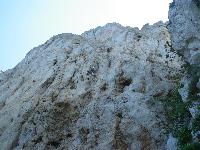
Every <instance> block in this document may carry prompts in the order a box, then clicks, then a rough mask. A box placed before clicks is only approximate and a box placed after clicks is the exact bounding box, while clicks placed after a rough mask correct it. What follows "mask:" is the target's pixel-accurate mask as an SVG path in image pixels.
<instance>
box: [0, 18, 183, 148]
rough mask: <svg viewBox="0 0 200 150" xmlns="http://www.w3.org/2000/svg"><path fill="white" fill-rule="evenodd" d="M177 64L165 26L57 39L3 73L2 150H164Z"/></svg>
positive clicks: (111, 28)
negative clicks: (166, 101) (166, 108)
mask: <svg viewBox="0 0 200 150" xmlns="http://www.w3.org/2000/svg"><path fill="white" fill-rule="evenodd" d="M182 64H183V62H182V60H181V58H180V57H179V56H178V55H177V54H176V53H174V52H173V51H171V47H170V36H169V33H168V30H167V28H166V25H165V24H164V23H162V22H158V23H156V24H154V25H151V26H150V25H148V24H147V25H145V26H144V27H143V28H142V29H141V30H139V29H138V28H131V27H123V26H121V25H119V24H117V23H112V24H107V25H105V26H103V27H98V28H96V29H92V30H90V31H87V32H85V33H83V34H82V35H73V34H60V35H57V36H54V37H52V38H51V39H49V40H48V41H47V42H46V43H44V44H42V45H40V46H38V47H35V48H33V49H32V50H31V51H30V52H29V53H28V54H27V55H26V57H25V59H24V60H22V61H21V62H20V63H19V64H18V65H17V66H16V67H15V68H13V69H11V70H8V71H5V72H4V73H0V149H1V150H9V149H15V150H21V149H25V150H30V149H38V150H42V149H70V150H74V149H80V150H84V149H85V150H87V149H96V150H104V149H106V150H107V149H122V150H123V149H128V148H129V149H130V148H132V149H133V148H135V149H152V150H161V149H165V147H166V144H167V135H166V131H165V126H166V120H165V116H164V113H163V106H162V105H161V103H160V102H159V101H158V100H156V99H159V98H160V97H162V96H165V95H167V93H168V92H169V90H171V89H172V88H173V86H174V83H175V81H176V78H177V77H180V76H182V73H181V65H182Z"/></svg>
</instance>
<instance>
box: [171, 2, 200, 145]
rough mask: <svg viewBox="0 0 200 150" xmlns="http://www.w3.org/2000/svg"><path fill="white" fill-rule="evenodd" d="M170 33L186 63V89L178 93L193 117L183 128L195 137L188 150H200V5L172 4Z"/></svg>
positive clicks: (190, 141)
mask: <svg viewBox="0 0 200 150" xmlns="http://www.w3.org/2000/svg"><path fill="white" fill-rule="evenodd" d="M168 29H169V32H170V35H171V42H172V48H173V49H175V50H176V51H177V52H178V53H179V54H180V55H182V56H183V57H184V58H185V61H187V63H186V65H185V66H184V69H185V72H186V76H185V77H184V78H182V84H183V87H182V88H181V89H179V93H180V94H181V96H182V100H183V101H184V102H185V105H186V106H187V109H188V110H189V112H190V114H191V118H190V122H187V123H186V122H185V124H184V126H186V127H187V128H188V129H187V130H188V131H189V132H191V134H192V136H193V137H192V139H191V140H186V144H187V146H188V147H187V148H186V149H189V146H191V147H192V148H191V147H190V149H194V147H195V148H196V149H200V121H199V120H200V111H199V108H200V86H199V80H200V1H199V0H174V1H173V2H172V3H171V4H170V10H169V24H168ZM187 136H188V135H187ZM195 142H196V143H195ZM188 143H190V144H191V145H190V144H189V145H188Z"/></svg>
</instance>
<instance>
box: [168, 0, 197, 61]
mask: <svg viewBox="0 0 200 150" xmlns="http://www.w3.org/2000/svg"><path fill="white" fill-rule="evenodd" d="M199 14H200V0H174V2H173V3H171V5H170V10H169V20H170V23H169V26H168V29H169V32H170V33H171V39H172V47H173V48H174V49H175V50H177V51H178V52H179V53H182V54H183V55H184V56H185V58H186V60H187V61H188V62H190V63H192V64H200V59H199V58H200V53H199V51H200V15H199Z"/></svg>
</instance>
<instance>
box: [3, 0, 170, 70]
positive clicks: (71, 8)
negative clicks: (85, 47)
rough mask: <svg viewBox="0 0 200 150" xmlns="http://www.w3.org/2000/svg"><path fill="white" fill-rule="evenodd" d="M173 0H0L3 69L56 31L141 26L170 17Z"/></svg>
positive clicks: (18, 60)
mask: <svg viewBox="0 0 200 150" xmlns="http://www.w3.org/2000/svg"><path fill="white" fill-rule="evenodd" d="M171 1H172V0H0V21H1V22H0V70H7V69H10V68H13V67H14V66H15V65H17V63H19V62H20V61H21V60H22V59H23V58H24V57H25V55H26V53H28V51H30V50H31V49H32V48H33V47H36V46H38V45H40V44H42V43H44V42H45V41H46V40H48V39H49V38H50V37H52V36H53V35H57V34H60V33H75V34H81V33H82V32H84V31H86V30H89V29H91V28H95V27H97V26H99V25H101V26H102V25H105V24H106V23H108V22H118V23H120V24H122V25H124V26H132V27H136V26H138V27H142V25H144V24H145V23H150V24H152V23H154V22H157V21H159V20H163V21H167V13H168V5H169V2H171Z"/></svg>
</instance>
